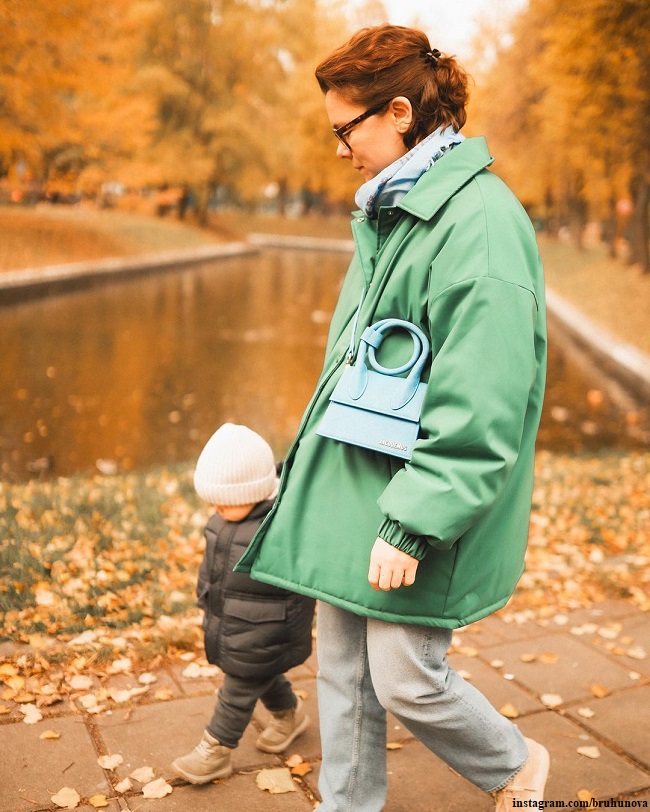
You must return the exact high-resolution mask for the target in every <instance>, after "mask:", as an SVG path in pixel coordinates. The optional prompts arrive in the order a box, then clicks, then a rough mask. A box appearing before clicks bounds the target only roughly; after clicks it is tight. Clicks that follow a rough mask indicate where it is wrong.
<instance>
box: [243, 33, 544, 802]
mask: <svg viewBox="0 0 650 812" xmlns="http://www.w3.org/2000/svg"><path fill="white" fill-rule="evenodd" d="M316 77H317V79H318V82H319V84H320V87H321V89H322V91H323V93H324V94H325V107H326V110H327V114H328V117H329V119H330V123H331V125H332V127H333V129H334V134H335V135H336V137H337V138H338V141H339V144H338V148H337V151H338V155H339V156H340V157H341V158H342V159H344V160H348V161H351V163H352V167H353V168H354V169H356V170H357V171H358V172H359V173H360V175H361V176H362V178H363V179H364V181H365V182H364V184H363V185H362V186H361V187H360V189H359V190H358V192H357V196H356V201H357V204H358V205H359V209H360V211H358V212H356V213H355V215H354V220H353V223H352V229H353V233H354V239H355V245H356V252H355V256H354V258H353V260H352V263H351V265H350V268H349V270H348V273H347V276H346V278H345V282H344V285H343V288H342V290H341V294H340V298H339V301H338V304H337V307H336V310H335V313H334V315H333V318H332V324H331V327H330V335H329V340H328V345H327V349H326V357H325V365H324V370H323V374H322V376H321V378H320V381H319V383H318V386H317V388H316V392H315V394H314V396H313V398H312V400H311V402H310V404H309V406H308V408H307V411H306V413H305V415H304V418H303V421H302V424H301V427H300V430H299V434H298V437H297V440H296V442H295V443H294V445H293V447H292V448H291V450H290V452H289V454H288V456H287V461H286V465H285V470H284V475H283V477H282V482H281V486H280V494H279V497H278V500H277V502H276V505H275V507H274V509H273V511H272V512H271V514H270V515H269V516H268V517H267V519H266V521H265V523H264V524H263V525H262V527H261V528H260V531H259V532H258V534H257V535H256V537H255V539H254V540H253V542H252V544H251V546H250V547H249V549H248V551H247V553H246V555H245V556H244V558H243V559H242V562H241V563H240V566H241V567H242V568H244V569H250V571H251V574H252V575H253V577H254V578H257V579H259V580H261V581H265V582H267V583H270V584H275V585H277V586H281V587H284V588H288V589H292V590H294V591H297V592H301V593H303V594H305V595H310V596H312V597H316V598H319V599H320V601H321V603H320V604H319V609H318V656H319V666H320V673H319V684H318V690H319V703H320V709H321V714H320V716H321V736H322V746H323V764H322V769H321V777H320V785H319V786H320V791H321V795H322V798H323V803H322V806H321V807H320V809H321V810H322V812H343V811H344V810H345V812H377V810H380V809H382V808H383V806H384V802H385V796H386V763H385V735H386V711H390V712H392V713H393V714H394V715H395V716H396V717H397V718H398V719H399V720H400V721H401V722H402V723H403V724H404V725H405V726H406V727H407V728H408V729H409V730H410V731H411V732H412V733H413V734H414V735H415V736H417V738H418V739H420V740H421V741H422V742H423V743H424V744H425V745H426V746H427V747H429V748H430V749H431V750H432V751H433V752H434V753H436V754H437V755H438V756H440V757H441V758H442V759H443V760H445V761H446V762H447V763H448V764H449V765H450V766H451V767H452V768H453V769H454V770H456V771H457V772H458V773H460V774H461V775H463V776H465V777H466V778H468V779H469V780H470V781H472V782H473V783H474V784H476V785H477V786H478V787H480V788H481V789H483V790H485V791H487V792H492V793H495V797H496V802H497V809H498V810H501V811H503V810H508V809H514V808H515V806H514V804H515V803H519V801H521V800H524V799H526V800H532V799H541V798H542V794H543V789H544V784H545V781H546V775H547V772H548V753H547V751H546V749H545V748H544V747H542V746H541V745H540V744H537V743H536V742H533V741H531V740H527V739H524V738H523V737H522V735H521V734H520V733H519V731H518V729H517V728H516V726H515V725H513V724H512V723H511V722H510V721H508V720H507V719H505V718H504V717H503V716H501V714H499V713H498V712H497V711H496V710H495V709H494V708H493V707H492V706H491V705H490V704H489V702H488V701H487V700H486V699H485V698H484V697H483V696H482V694H480V693H479V692H478V691H477V690H476V689H475V688H473V687H472V686H470V685H469V684H467V683H466V682H465V681H464V680H462V679H461V678H460V677H459V676H458V675H457V674H456V673H455V672H454V671H453V670H452V669H451V668H450V666H449V664H448V662H447V660H446V652H447V649H448V647H449V644H450V640H451V630H452V629H455V628H458V627H461V626H464V625H466V624H468V623H471V622H472V621H475V620H478V619H480V618H482V617H485V616H486V615H488V614H490V613H491V612H494V611H495V610H497V609H499V608H500V607H502V606H503V605H504V604H505V603H506V601H507V600H508V598H509V596H510V595H511V593H512V591H513V590H514V587H515V585H516V582H517V580H518V579H519V577H520V575H521V573H522V571H523V558H524V550H525V547H526V541H527V533H528V521H529V513H530V506H531V495H532V483H533V455H534V444H535V436H536V433H537V427H538V423H539V417H540V411H541V406H542V398H543V389H544V377H545V362H546V331H545V312H544V291H543V279H542V271H541V265H540V261H539V256H538V252H537V247H536V242H535V236H534V232H533V229H532V227H531V224H530V221H529V220H528V217H527V216H526V214H525V212H524V210H523V208H522V207H521V206H520V205H519V203H518V202H517V201H516V199H515V198H514V197H513V195H512V193H511V192H510V191H509V190H508V189H507V188H506V186H505V185H504V184H503V183H502V182H501V181H500V180H499V179H498V178H497V177H496V176H495V175H493V174H492V173H490V172H489V171H487V169H486V167H487V166H488V165H489V164H490V163H491V161H492V159H491V157H490V156H489V153H488V152H487V147H486V144H485V141H484V140H483V139H482V138H471V139H464V137H463V136H461V135H460V134H459V130H460V129H461V127H462V126H463V124H464V123H465V117H466V115H465V103H466V100H467V76H466V74H465V73H464V72H463V70H462V69H461V68H460V67H459V65H458V64H457V63H456V62H455V60H454V59H453V58H452V57H446V56H443V55H442V54H441V53H440V52H439V51H438V50H436V49H432V48H431V45H430V43H429V41H428V39H427V37H426V36H425V34H423V33H422V32H420V31H416V30H413V29H409V28H403V27H398V26H391V25H382V26H378V27H375V28H368V29H364V30H362V31H360V32H358V33H357V34H356V35H355V36H354V37H352V39H351V40H350V41H349V42H347V43H346V44H345V45H343V46H341V47H340V48H338V49H337V50H336V51H335V52H334V53H333V54H332V55H331V56H330V57H328V58H327V59H326V60H325V61H324V62H322V63H321V65H320V66H319V67H318V69H317V71H316ZM384 318H399V319H404V320H408V321H410V322H412V323H414V324H415V325H417V326H418V327H419V328H420V329H422V330H423V331H424V333H425V334H426V336H427V337H428V338H429V339H430V343H431V360H430V363H429V364H428V366H427V367H426V368H425V371H424V379H425V380H427V390H426V396H425V399H424V405H423V409H422V414H421V422H420V432H419V436H418V440H417V442H416V444H415V449H414V451H413V455H412V458H411V459H410V460H409V461H408V462H405V461H404V460H399V459H397V458H396V457H393V456H390V455H388V454H378V453H375V452H371V451H367V450H365V449H363V448H359V447H356V446H353V445H347V444H345V443H341V442H337V441H335V440H332V439H328V438H326V437H321V436H320V435H319V434H317V430H318V426H319V423H320V421H321V420H322V417H323V415H324V413H325V410H326V408H327V406H328V400H329V396H330V394H331V393H332V390H333V388H334V386H335V384H336V382H337V381H338V379H339V377H340V375H341V372H342V369H343V368H344V366H345V358H346V353H347V350H348V343H349V342H350V337H351V335H354V336H356V337H357V339H356V342H355V343H354V350H356V349H357V348H358V336H360V335H361V333H362V332H363V330H364V328H366V327H367V326H369V325H371V324H373V323H375V322H376V321H379V320H380V319H384ZM398 344H399V342H395V341H393V342H392V345H391V346H392V347H393V349H392V350H388V348H386V352H387V353H388V355H387V356H382V361H381V363H382V364H384V365H385V366H388V367H391V366H395V365H396V364H395V363H391V360H393V361H394V360H395V358H396V354H397V348H396V347H397V345H398ZM404 347H405V344H404V343H402V345H401V346H400V351H401V352H402V353H403V351H404ZM382 350H384V347H382Z"/></svg>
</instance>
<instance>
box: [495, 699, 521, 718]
mask: <svg viewBox="0 0 650 812" xmlns="http://www.w3.org/2000/svg"><path fill="white" fill-rule="evenodd" d="M499 713H501V714H502V715H503V716H505V717H506V718H507V719H516V718H517V717H518V716H519V711H518V710H517V708H515V706H514V705H513V704H512V703H511V702H507V703H506V704H505V705H504V706H503V707H502V708H499Z"/></svg>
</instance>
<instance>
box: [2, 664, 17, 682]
mask: <svg viewBox="0 0 650 812" xmlns="http://www.w3.org/2000/svg"><path fill="white" fill-rule="evenodd" d="M17 673H18V669H17V668H16V666H15V665H11V663H2V665H0V679H4V678H5V677H15V676H16V674H17Z"/></svg>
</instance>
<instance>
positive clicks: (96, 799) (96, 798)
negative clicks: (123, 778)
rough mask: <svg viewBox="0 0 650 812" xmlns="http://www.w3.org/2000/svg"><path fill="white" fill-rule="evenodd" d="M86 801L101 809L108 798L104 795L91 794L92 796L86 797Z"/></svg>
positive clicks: (105, 804)
mask: <svg viewBox="0 0 650 812" xmlns="http://www.w3.org/2000/svg"><path fill="white" fill-rule="evenodd" d="M88 803H89V804H90V805H91V806H94V807H95V809H101V808H102V807H103V806H108V798H107V797H106V796H105V795H93V796H92V798H88Z"/></svg>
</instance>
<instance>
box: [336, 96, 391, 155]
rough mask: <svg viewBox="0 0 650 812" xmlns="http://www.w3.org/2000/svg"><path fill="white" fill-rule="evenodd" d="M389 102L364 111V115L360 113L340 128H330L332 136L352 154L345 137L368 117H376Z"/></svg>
mask: <svg viewBox="0 0 650 812" xmlns="http://www.w3.org/2000/svg"><path fill="white" fill-rule="evenodd" d="M389 104H390V102H382V103H381V104H376V105H375V106H374V107H371V108H370V109H369V110H366V112H365V113H361V115H360V116H357V117H356V118H353V119H352V121H348V123H347V124H344V125H343V126H342V127H339V128H338V129H337V128H336V127H332V129H333V130H334V135H335V136H336V137H337V138H338V139H339V141H340V142H341V143H342V144H343V146H344V147H345V148H346V149H349V150H350V152H352V147H351V146H350V144H349V143H348V142H347V140H346V138H345V136H346V135H347V134H348V133H349V132H350V131H351V130H352V129H354V127H356V126H357V124H361V122H362V121H365V120H366V119H367V118H370V116H376V115H377V113H379V112H380V111H381V110H383V109H384V107H388V105H389Z"/></svg>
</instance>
